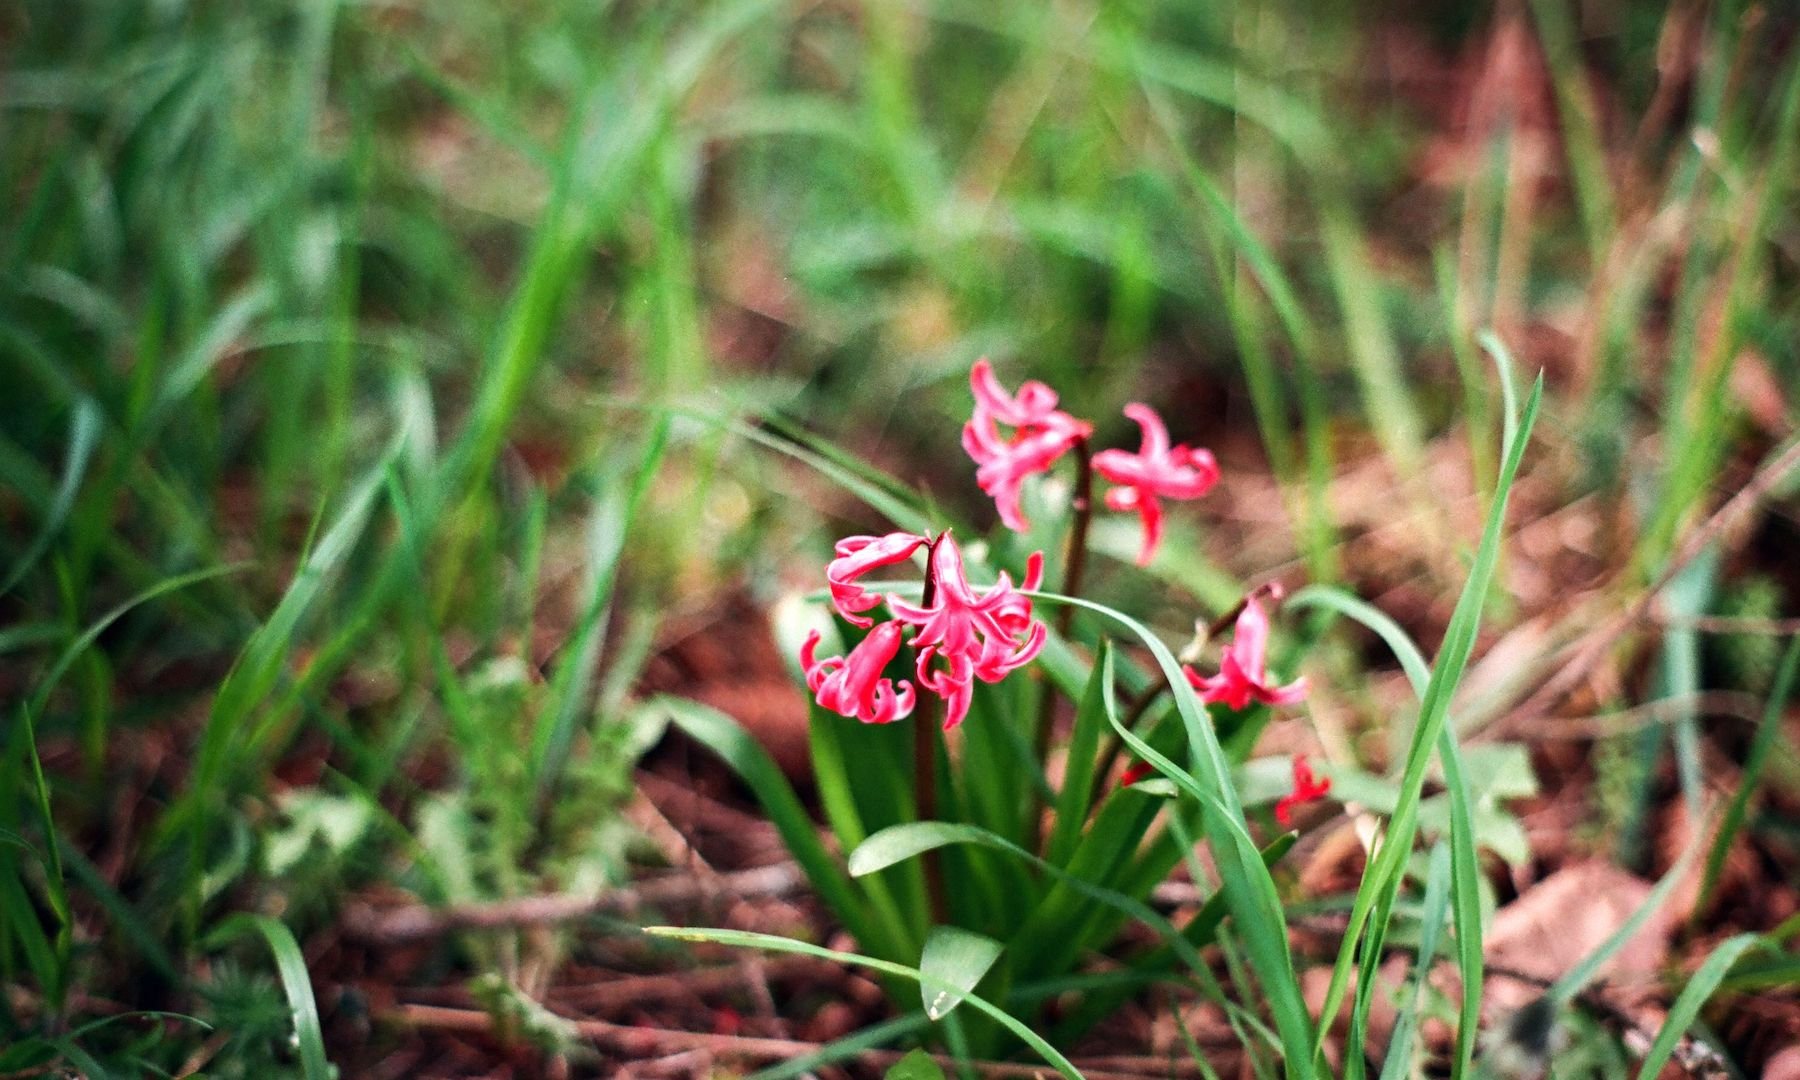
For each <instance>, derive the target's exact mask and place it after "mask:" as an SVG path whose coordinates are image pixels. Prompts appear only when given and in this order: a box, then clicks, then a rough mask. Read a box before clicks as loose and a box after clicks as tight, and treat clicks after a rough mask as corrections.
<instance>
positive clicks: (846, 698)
mask: <svg viewBox="0 0 1800 1080" xmlns="http://www.w3.org/2000/svg"><path fill="white" fill-rule="evenodd" d="M818 646H819V632H818V631H817V630H814V631H813V632H812V633H810V634H808V635H807V636H806V643H805V644H803V645H801V646H800V667H801V669H802V670H804V671H805V672H806V688H807V689H808V690H811V691H812V693H813V697H814V699H815V700H817V701H818V703H819V705H820V707H822V708H826V709H830V710H831V711H832V712H834V713H837V714H838V715H839V716H852V717H855V718H856V719H858V720H861V721H862V722H863V723H865V724H886V723H890V722H892V721H895V720H899V719H900V718H902V717H904V716H907V715H909V714H910V713H911V712H912V711H913V704H914V698H915V695H914V693H913V688H912V684H911V683H909V682H905V681H904V680H903V681H901V683H900V685H899V688H898V689H896V688H895V686H894V680H892V679H888V678H884V677H882V674H881V673H882V671H884V670H885V669H886V668H887V666H888V663H889V662H890V661H892V660H893V659H894V657H895V656H896V655H897V654H898V653H899V652H900V624H899V623H893V622H886V623H882V624H881V625H880V626H877V627H876V628H875V629H873V630H871V631H869V635H868V636H867V637H865V638H863V639H862V641H861V643H859V644H858V645H857V646H856V648H854V649H851V650H850V655H849V656H831V657H827V658H825V659H823V660H816V659H814V657H813V653H814V652H815V651H816V650H817V649H818Z"/></svg>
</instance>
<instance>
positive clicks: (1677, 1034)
mask: <svg viewBox="0 0 1800 1080" xmlns="http://www.w3.org/2000/svg"><path fill="white" fill-rule="evenodd" d="M1761 943H1762V938H1761V936H1759V935H1757V934H1739V935H1738V936H1736V937H1734V938H1728V939H1727V940H1725V941H1724V942H1723V943H1721V944H1720V945H1719V947H1718V948H1716V949H1714V950H1713V951H1712V954H1711V955H1709V956H1708V957H1707V958H1706V962H1705V963H1704V964H1701V965H1700V970H1699V971H1696V972H1694V974H1693V975H1692V976H1691V977H1690V978H1689V979H1688V982H1687V985H1686V986H1684V987H1682V989H1681V995H1680V996H1679V997H1677V998H1676V999H1675V1004H1673V1005H1671V1006H1670V1007H1669V1015H1668V1018H1667V1019H1665V1020H1664V1021H1663V1026H1662V1030H1661V1031H1659V1032H1657V1033H1656V1041H1655V1042H1653V1043H1651V1044H1650V1052H1649V1053H1648V1054H1645V1055H1644V1066H1643V1068H1641V1069H1639V1070H1638V1080H1655V1078H1656V1077H1657V1076H1658V1075H1660V1074H1661V1073H1662V1068H1663V1066H1664V1065H1666V1064H1668V1061H1669V1055H1670V1054H1672V1053H1674V1052H1675V1043H1676V1041H1677V1040H1678V1039H1680V1038H1681V1036H1682V1033H1683V1032H1685V1031H1687V1029H1688V1028H1689V1027H1690V1026H1692V1025H1693V1023H1694V1019H1695V1018H1696V1017H1698V1016H1699V1015H1700V1007H1701V1006H1702V1005H1704V1004H1706V999H1707V998H1709V997H1712V994H1713V991H1714V990H1717V989H1718V988H1719V984H1720V983H1721V982H1723V981H1724V980H1725V973H1726V972H1728V971H1730V970H1731V965H1733V964H1735V963H1737V960H1738V957H1740V956H1742V955H1744V953H1745V952H1747V951H1749V950H1750V949H1751V948H1753V947H1754V946H1756V945H1759V944H1761Z"/></svg>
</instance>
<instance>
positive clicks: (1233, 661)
mask: <svg viewBox="0 0 1800 1080" xmlns="http://www.w3.org/2000/svg"><path fill="white" fill-rule="evenodd" d="M1268 647H1269V616H1268V614H1267V613H1266V612H1264V611H1263V609H1262V603H1261V602H1260V601H1259V600H1258V599H1257V597H1256V595H1255V594H1252V595H1251V596H1250V598H1249V599H1247V600H1245V601H1244V610H1243V612H1242V613H1241V614H1239V615H1238V618H1237V626H1236V629H1235V630H1234V631H1233V633H1232V639H1231V644H1230V645H1228V646H1226V648H1225V654H1224V655H1223V656H1222V657H1220V659H1219V673H1218V674H1217V675H1214V676H1211V677H1203V676H1201V675H1200V674H1199V673H1198V672H1196V671H1194V669H1193V668H1191V667H1184V668H1182V671H1183V672H1185V673H1186V675H1187V680H1188V683H1189V684H1190V685H1192V686H1193V688H1194V689H1195V690H1197V691H1199V693H1200V700H1202V701H1204V702H1206V703H1207V704H1209V705H1224V706H1225V707H1226V708H1228V709H1247V708H1249V707H1250V703H1251V702H1253V701H1255V702H1261V703H1262V704H1264V705H1292V704H1294V703H1295V702H1297V701H1299V700H1300V699H1301V698H1303V697H1305V696H1306V680H1305V679H1296V680H1294V681H1293V682H1291V683H1289V684H1287V685H1286V686H1274V685H1271V684H1270V683H1269V677H1268V671H1267V669H1266V667H1265V664H1266V661H1267V653H1268Z"/></svg>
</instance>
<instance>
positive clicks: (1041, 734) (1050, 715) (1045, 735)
mask: <svg viewBox="0 0 1800 1080" xmlns="http://www.w3.org/2000/svg"><path fill="white" fill-rule="evenodd" d="M1070 507H1071V509H1073V510H1074V520H1073V521H1072V522H1071V523H1070V525H1069V546H1068V548H1067V550H1066V553H1065V554H1064V556H1063V580H1062V591H1063V595H1064V596H1080V595H1081V583H1082V579H1083V578H1084V577H1085V576H1086V575H1087V549H1088V525H1089V524H1090V523H1091V522H1092V521H1093V520H1094V454H1093V449H1092V448H1091V447H1090V446H1089V445H1088V441H1087V440H1086V439H1077V440H1076V441H1075V498H1074V499H1073V501H1072V502H1071V503H1070ZM1074 621H1075V605H1074V604H1064V605H1062V606H1061V607H1060V608H1058V609H1057V612H1056V633H1057V636H1058V637H1061V638H1063V639H1065V640H1066V639H1067V638H1068V636H1069V630H1070V628H1071V627H1072V626H1073V625H1074ZM1055 728H1056V692H1055V691H1054V690H1052V689H1051V688H1050V685H1049V684H1048V683H1044V684H1043V686H1042V693H1041V694H1040V695H1039V697H1038V715H1037V730H1036V731H1035V732H1034V733H1033V737H1032V742H1031V748H1032V756H1033V759H1034V760H1035V761H1036V762H1037V763H1038V766H1039V767H1040V768H1043V767H1045V765H1046V763H1047V761H1048V759H1049V756H1050V736H1051V734H1052V733H1053V732H1054V730H1055ZM1033 791H1034V792H1036V793H1035V794H1033V795H1032V797H1031V811H1030V813H1031V817H1030V819H1029V820H1028V821H1027V822H1026V825H1025V829H1026V834H1027V836H1028V838H1029V840H1030V843H1028V844H1027V845H1026V849H1027V850H1029V851H1036V850H1037V849H1038V847H1039V845H1040V843H1041V842H1042V839H1043V825H1044V822H1043V817H1044V800H1043V794H1042V789H1041V788H1037V787H1035V786H1034V787H1033Z"/></svg>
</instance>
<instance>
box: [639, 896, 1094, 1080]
mask: <svg viewBox="0 0 1800 1080" xmlns="http://www.w3.org/2000/svg"><path fill="white" fill-rule="evenodd" d="M644 933H646V934H649V935H651V936H652V937H662V938H673V939H674V940H676V941H693V942H700V943H707V944H713V945H728V946H731V947H732V948H737V949H764V950H767V951H769V952H784V953H796V954H798V955H800V956H813V957H817V958H819V959H821V960H835V961H837V962H838V963H840V964H850V965H853V966H856V967H865V968H868V969H870V970H871V971H879V972H881V973H882V974H884V975H896V976H899V977H900V978H902V979H910V980H912V981H913V982H916V983H918V984H919V985H920V986H922V987H924V988H925V989H927V990H936V991H953V990H955V989H956V988H955V987H954V986H952V985H950V984H949V983H946V982H944V981H943V980H941V979H938V978H936V977H934V976H931V975H927V974H925V973H924V972H922V971H920V970H919V969H918V968H914V967H907V966H906V965H905V964H896V963H893V962H892V961H888V960H878V959H876V958H875V957H872V956H862V955H860V954H857V953H848V952H839V951H837V950H835V949H825V948H821V947H819V946H817V945H809V944H807V943H806V942H804V941H793V940H791V939H789V938H784V937H776V936H775V935H773V934H753V933H748V932H746V931H742V930H690V929H686V928H683V927H679V926H651V927H646V928H645V929H644ZM963 1001H964V1003H965V1004H967V1005H968V1006H969V1007H970V1008H973V1009H978V1010H980V1011H981V1012H983V1013H986V1014H987V1015H988V1016H990V1017H992V1018H993V1019H994V1020H995V1021H997V1022H998V1023H999V1024H1000V1025H1001V1026H1002V1027H1004V1028H1006V1030H1008V1031H1010V1032H1012V1033H1013V1034H1014V1035H1017V1036H1018V1037H1019V1039H1020V1040H1021V1041H1023V1042H1024V1043H1025V1044H1026V1045H1027V1046H1029V1047H1031V1048H1032V1049H1033V1050H1035V1051H1037V1053H1038V1055H1039V1056H1040V1057H1042V1058H1043V1059H1044V1060H1045V1061H1046V1062H1048V1063H1049V1064H1050V1065H1051V1067H1052V1068H1054V1069H1055V1070H1056V1071H1057V1072H1058V1073H1061V1074H1062V1075H1063V1076H1065V1077H1067V1078H1068V1080H1083V1078H1082V1075H1081V1071H1080V1070H1079V1069H1077V1068H1075V1066H1074V1064H1073V1063H1072V1062H1070V1061H1069V1059H1068V1058H1066V1057H1064V1056H1063V1055H1062V1053H1061V1052H1060V1051H1058V1050H1057V1049H1056V1047H1054V1046H1051V1045H1050V1044H1049V1043H1048V1042H1045V1041H1044V1038H1043V1036H1041V1035H1039V1034H1038V1033H1037V1032H1035V1031H1032V1030H1031V1029H1030V1028H1028V1027H1026V1026H1025V1025H1024V1024H1022V1023H1020V1022H1019V1021H1018V1020H1017V1019H1015V1018H1014V1017H1013V1016H1012V1015H1011V1014H1009V1013H1007V1012H1006V1011H1004V1010H1002V1009H1000V1008H999V1007H998V1006H996V1005H993V1004H991V1003H989V1002H988V1001H986V1000H985V999H983V998H979V997H976V996H975V995H974V994H969V995H967V996H966V997H965V998H964V999H963Z"/></svg>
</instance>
